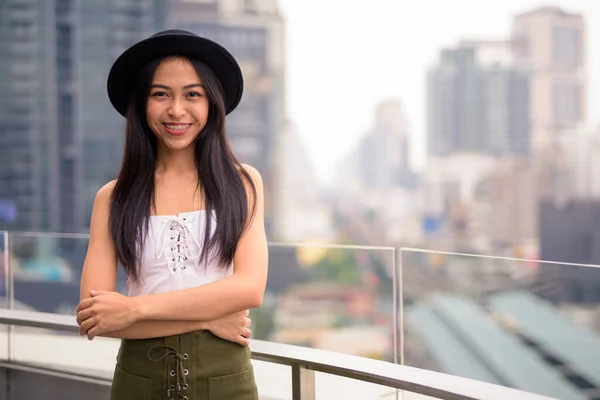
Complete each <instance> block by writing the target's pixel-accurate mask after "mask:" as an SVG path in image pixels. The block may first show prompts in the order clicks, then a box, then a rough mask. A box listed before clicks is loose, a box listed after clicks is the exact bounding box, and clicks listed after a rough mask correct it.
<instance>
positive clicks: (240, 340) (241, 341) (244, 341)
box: [236, 336, 250, 346]
mask: <svg viewBox="0 0 600 400" xmlns="http://www.w3.org/2000/svg"><path fill="white" fill-rule="evenodd" d="M236 343H237V344H241V345H242V346H249V345H250V341H249V340H248V339H246V338H245V337H243V336H239V337H238V338H237V340H236Z"/></svg>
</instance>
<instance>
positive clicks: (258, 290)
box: [77, 168, 268, 342]
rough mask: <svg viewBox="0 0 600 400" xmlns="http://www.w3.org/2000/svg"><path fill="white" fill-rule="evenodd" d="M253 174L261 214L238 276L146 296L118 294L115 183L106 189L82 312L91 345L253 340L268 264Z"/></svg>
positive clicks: (241, 254)
mask: <svg viewBox="0 0 600 400" xmlns="http://www.w3.org/2000/svg"><path fill="white" fill-rule="evenodd" d="M247 170H248V172H249V173H250V176H251V177H252V179H253V182H254V185H255V187H256V193H257V196H256V199H255V202H256V204H255V207H256V212H255V214H254V217H253V218H252V220H251V222H250V224H249V227H248V229H247V230H246V231H245V233H244V235H243V236H242V238H241V240H240V242H239V244H238V248H237V250H236V253H235V256H234V273H233V274H232V275H231V276H229V277H227V278H224V279H221V280H219V281H216V282H213V283H209V284H206V285H203V286H199V287H194V288H190V289H184V290H177V291H173V292H169V293H161V294H151V295H146V296H138V297H128V296H123V295H121V294H119V293H116V292H115V288H116V277H117V257H116V251H115V248H114V243H113V241H112V239H111V237H110V233H109V227H108V218H109V207H110V203H109V201H110V194H111V191H112V188H113V186H114V183H113V182H111V183H109V184H107V185H105V186H104V187H103V188H102V189H100V190H99V191H98V194H97V196H96V200H95V202H94V209H93V211H92V220H91V225H90V241H89V247H88V252H87V255H86V259H85V263H84V267H83V273H82V278H81V292H80V298H81V302H80V304H79V306H78V307H77V323H78V324H79V325H80V327H81V333H82V334H86V335H87V336H88V338H89V339H92V338H93V337H95V336H107V337H117V338H127V339H143V338H151V337H161V336H170V335H176V334H181V333H186V332H191V331H195V330H203V329H206V330H211V331H213V330H214V331H218V332H221V334H222V335H219V334H217V333H215V332H214V331H213V333H215V334H217V335H218V336H233V339H234V340H232V341H238V342H239V341H242V342H244V340H247V339H244V338H245V336H244V333H246V334H247V333H248V332H249V330H248V328H247V325H248V323H249V320H248V319H247V314H248V312H247V310H248V309H251V308H256V307H259V306H260V305H261V303H262V297H263V294H264V290H265V286H266V279H267V264H268V252H267V244H266V235H265V231H264V204H263V187H262V180H261V178H260V175H259V174H258V172H257V171H256V170H254V169H252V168H247ZM238 333H239V334H238ZM226 339H228V340H231V339H232V338H226Z"/></svg>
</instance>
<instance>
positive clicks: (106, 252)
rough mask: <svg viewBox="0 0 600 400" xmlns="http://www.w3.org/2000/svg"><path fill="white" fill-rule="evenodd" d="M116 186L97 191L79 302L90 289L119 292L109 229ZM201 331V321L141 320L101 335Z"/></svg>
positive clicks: (126, 336) (139, 336)
mask: <svg viewBox="0 0 600 400" xmlns="http://www.w3.org/2000/svg"><path fill="white" fill-rule="evenodd" d="M113 187H114V182H110V183H108V184H106V185H105V186H104V187H102V188H101V189H100V190H99V191H98V194H97V195H96V199H95V201H94V209H93V211H92V220H91V223H90V240H89V244H88V250H87V254H86V257H85V262H84V264H83V271H82V275H81V286H80V295H79V296H80V300H83V299H86V298H89V297H91V294H90V291H91V290H105V291H113V292H114V291H115V289H116V282H117V254H116V250H115V246H114V242H113V240H112V238H111V236H110V232H109V227H108V218H109V209H110V195H111V192H112V189H113ZM202 329H207V327H206V323H204V322H199V321H139V322H136V323H134V324H133V325H131V326H129V327H128V328H126V329H123V330H120V331H114V332H106V333H104V334H102V335H101V336H107V337H114V338H123V339H147V338H152V337H161V336H170V335H178V334H181V333H187V332H192V331H197V330H202ZM83 333H85V332H82V334H83Z"/></svg>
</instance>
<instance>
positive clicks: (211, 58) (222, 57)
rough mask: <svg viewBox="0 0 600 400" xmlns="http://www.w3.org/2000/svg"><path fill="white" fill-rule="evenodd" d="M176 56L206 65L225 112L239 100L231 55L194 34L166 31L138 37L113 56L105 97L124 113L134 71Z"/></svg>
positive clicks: (240, 88)
mask: <svg viewBox="0 0 600 400" xmlns="http://www.w3.org/2000/svg"><path fill="white" fill-rule="evenodd" d="M171 55H179V56H184V57H188V58H192V59H196V60H198V61H201V62H203V63H204V64H206V65H207V66H208V67H209V68H210V69H211V70H212V71H213V73H214V74H215V76H216V78H217V79H218V80H219V82H220V83H221V86H222V88H223V92H224V97H225V112H226V113H227V114H229V113H230V112H231V111H233V110H234V109H235V108H236V107H237V105H238V104H239V103H240V101H241V99H242V93H243V88H244V81H243V77H242V71H241V69H240V67H239V65H238V63H237V61H236V60H235V58H234V57H233V56H232V55H231V54H230V53H229V52H228V51H227V50H226V49H225V48H224V47H222V46H221V45H219V44H217V43H215V42H213V41H211V40H208V39H206V38H202V37H199V36H195V35H190V34H169V35H164V36H155V37H150V38H148V39H145V40H142V41H141V42H138V43H136V44H135V45H133V46H131V47H130V48H129V49H127V50H126V51H125V52H124V53H123V54H121V55H120V56H119V58H117V60H116V61H115V63H114V64H113V66H112V68H111V70H110V73H109V74H108V81H107V89H108V98H109V99H110V102H111V103H112V105H113V107H114V108H115V109H116V110H117V111H118V112H119V114H121V115H123V116H124V117H125V116H127V107H128V105H129V98H130V97H131V94H132V91H133V85H134V82H135V77H136V75H137V73H138V71H139V70H140V69H141V68H143V67H144V65H146V64H147V63H148V62H150V61H152V60H154V59H156V58H160V57H166V56H171Z"/></svg>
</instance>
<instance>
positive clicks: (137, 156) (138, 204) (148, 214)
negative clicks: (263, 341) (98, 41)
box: [77, 30, 267, 400]
mask: <svg viewBox="0 0 600 400" xmlns="http://www.w3.org/2000/svg"><path fill="white" fill-rule="evenodd" d="M242 88H243V81H242V75H241V71H240V68H239V66H238V64H237V62H236V61H235V60H234V58H233V57H232V56H231V55H230V54H229V53H228V52H227V50H225V49H224V48H223V47H221V46H220V45H218V44H216V43H214V42H212V41H209V40H207V39H204V38H201V37H199V36H196V35H194V34H192V33H189V32H185V31H178V30H170V31H165V32H160V33H158V34H156V35H154V36H152V37H150V38H148V39H146V40H143V41H141V42H139V43H137V44H135V45H134V46H132V47H131V48H129V49H128V50H126V51H125V52H124V53H123V54H122V55H121V56H120V57H119V58H118V59H117V61H116V62H115V64H114V65H113V67H112V69H111V71H110V74H109V78H108V95H109V98H110V100H111V103H112V104H113V106H114V107H115V108H116V109H117V111H118V112H119V113H121V114H122V115H123V116H125V117H126V139H125V153H124V157H123V163H122V166H121V170H120V173H119V176H118V178H117V179H116V180H115V181H113V182H110V183H108V184H107V185H106V186H104V187H103V188H101V189H100V190H99V191H98V194H97V196H96V199H95V201H94V209H93V211H92V219H91V227H90V242H89V248H88V253H87V256H86V259H85V264H84V267H83V274H82V279H81V302H80V304H79V306H78V307H77V322H78V324H79V325H80V327H81V333H82V334H85V335H87V336H88V338H89V339H90V340H91V339H93V338H94V337H95V336H107V337H116V338H121V339H123V340H122V342H121V347H120V350H119V355H118V357H117V365H116V368H115V373H114V379H113V385H112V389H111V399H113V400H119V399H144V400H145V399H149V400H152V399H157V400H158V399H165V398H177V399H189V400H194V399H206V398H209V399H219V400H226V399H237V400H246V399H257V398H258V395H257V390H256V384H255V382H254V374H253V369H252V365H251V364H250V350H249V348H248V337H249V336H250V334H251V332H250V330H249V329H248V326H249V319H248V318H246V317H247V315H248V311H247V310H248V309H250V308H255V307H259V306H260V305H261V302H262V297H263V294H264V290H265V285H266V279H267V245H266V237H265V231H264V217H263V209H264V207H263V187H262V181H261V177H260V175H259V173H258V172H257V171H256V170H255V169H253V168H252V167H249V166H246V165H241V164H239V163H238V162H237V160H236V159H235V157H234V155H233V154H232V152H231V149H230V148H229V144H228V141H227V138H226V135H225V115H226V114H228V113H229V112H231V111H233V109H234V108H235V107H236V106H237V104H238V103H239V101H240V99H241V95H242ZM118 262H119V263H120V264H121V265H122V266H123V267H124V269H125V271H126V272H127V275H128V288H129V296H123V295H121V294H118V293H116V292H115V285H116V276H117V263H118Z"/></svg>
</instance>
